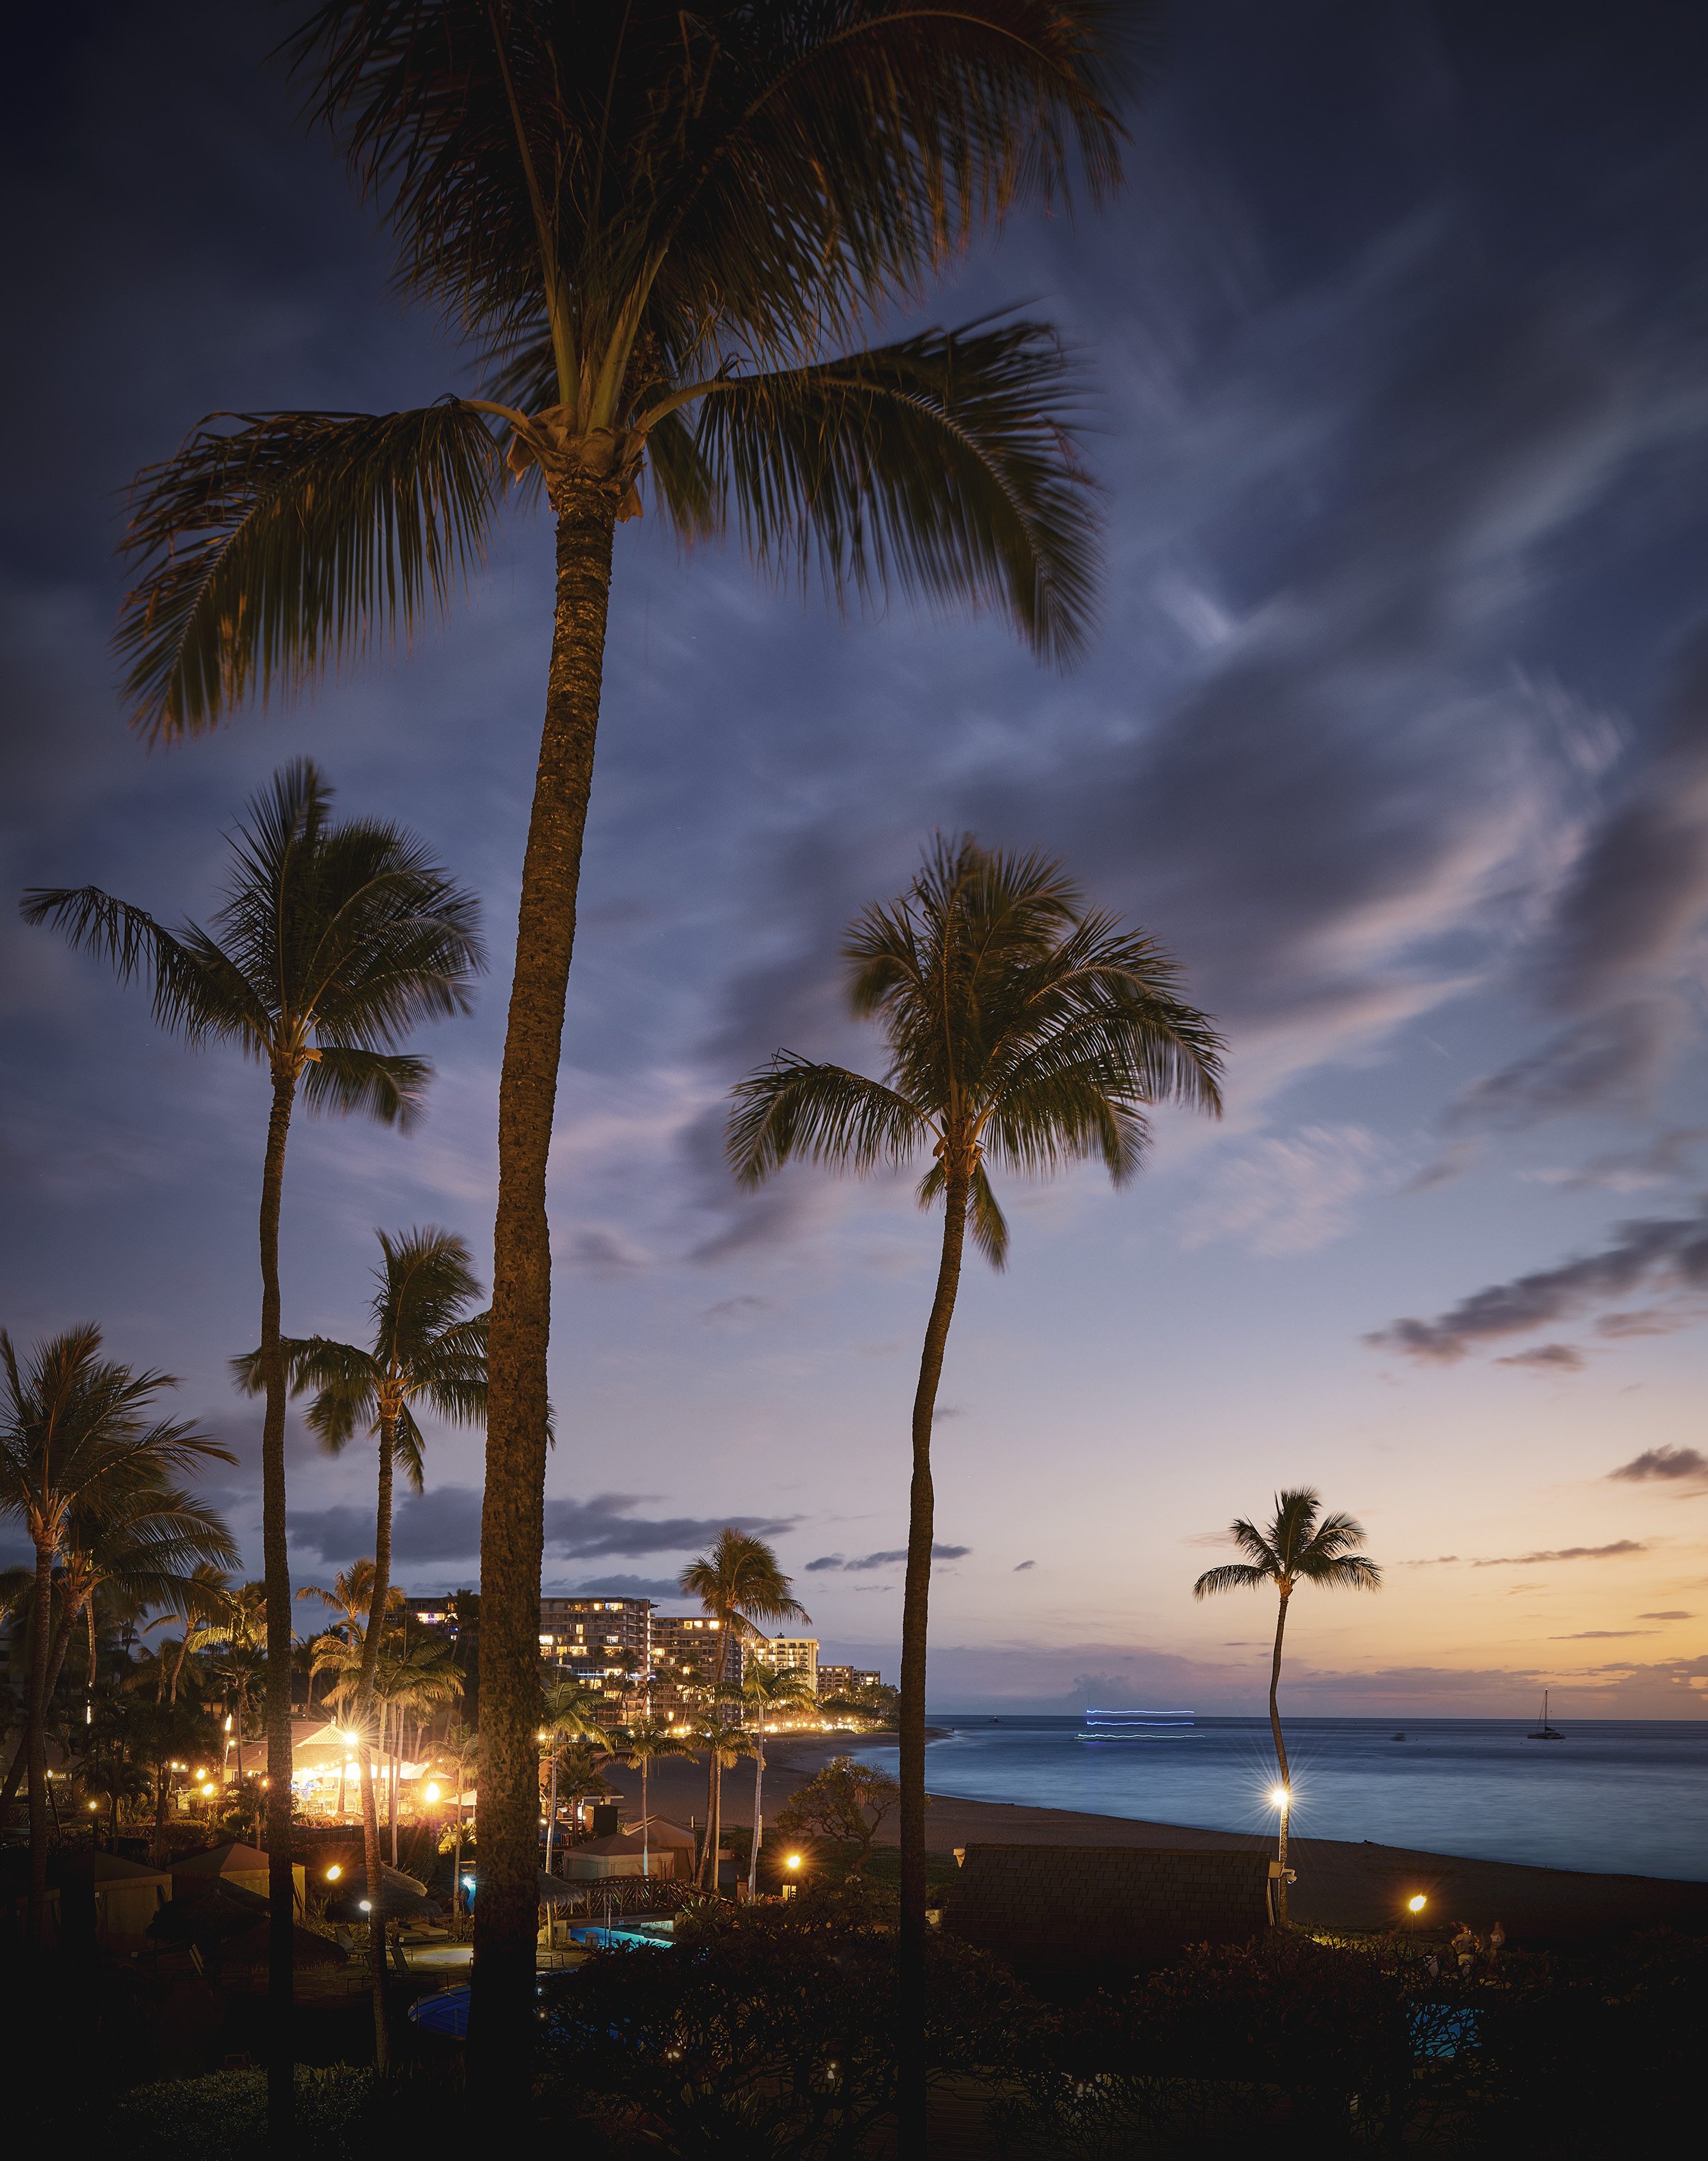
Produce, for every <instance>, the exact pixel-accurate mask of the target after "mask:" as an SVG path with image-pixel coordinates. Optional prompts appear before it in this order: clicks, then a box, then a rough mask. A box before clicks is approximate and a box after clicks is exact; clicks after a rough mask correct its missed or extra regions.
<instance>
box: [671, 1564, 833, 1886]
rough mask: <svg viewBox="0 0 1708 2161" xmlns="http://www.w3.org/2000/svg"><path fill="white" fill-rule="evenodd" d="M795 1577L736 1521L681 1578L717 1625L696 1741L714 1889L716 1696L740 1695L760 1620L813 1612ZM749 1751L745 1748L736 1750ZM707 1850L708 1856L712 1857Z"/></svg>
mask: <svg viewBox="0 0 1708 2161" xmlns="http://www.w3.org/2000/svg"><path fill="white" fill-rule="evenodd" d="M793 1581H794V1579H793V1577H791V1576H787V1575H784V1573H783V1571H782V1570H781V1569H780V1568H779V1567H778V1565H777V1556H776V1554H774V1553H773V1551H772V1549H771V1548H770V1547H769V1546H768V1545H767V1544H766V1543H765V1541H764V1539H756V1538H754V1537H753V1536H752V1534H750V1533H748V1532H747V1531H738V1530H737V1528H735V1526H734V1525H733V1524H726V1526H725V1528H723V1529H722V1530H721V1531H720V1532H719V1533H718V1534H717V1538H716V1542H715V1543H714V1544H713V1546H712V1549H711V1552H710V1553H709V1554H700V1557H699V1558H698V1559H697V1560H691V1561H690V1562H689V1564H688V1565H687V1567H686V1568H685V1569H684V1570H683V1571H682V1573H681V1575H680V1576H679V1577H678V1579H677V1583H678V1587H679V1588H680V1591H681V1592H682V1595H683V1596H684V1597H685V1598H697V1599H698V1600H699V1601H700V1607H701V1609H702V1611H703V1612H705V1614H706V1618H707V1620H709V1621H712V1622H716V1625H717V1629H718V1648H717V1651H716V1654H715V1657H714V1660H713V1663H712V1669H711V1677H710V1678H711V1691H712V1697H713V1702H712V1705H711V1707H710V1708H709V1710H708V1712H707V1716H706V1724H705V1726H703V1727H702V1728H701V1730H700V1738H699V1739H698V1740H697V1741H696V1743H695V1746H696V1747H703V1748H705V1749H706V1751H707V1755H706V1848H705V1851H704V1852H703V1853H702V1854H701V1856H700V1869H701V1873H702V1874H704V1875H706V1877H707V1880H708V1882H709V1883H710V1886H711V1889H712V1890H714V1891H716V1888H717V1837H718V1830H719V1822H718V1818H719V1814H720V1810H719V1801H720V1798H721V1784H722V1779H721V1773H723V1771H724V1770H726V1768H728V1762H733V1761H734V1758H733V1757H730V1758H728V1762H726V1757H725V1754H724V1752H722V1751H721V1748H720V1747H719V1746H718V1745H717V1744H716V1742H714V1741H711V1740H709V1739H707V1738H706V1736H707V1735H708V1734H711V1733H714V1732H715V1731H716V1730H717V1729H718V1727H719V1726H721V1723H722V1721H721V1720H720V1718H719V1716H718V1712H717V1707H716V1705H717V1699H718V1698H720V1697H734V1696H739V1695H740V1693H741V1686H742V1643H743V1642H744V1641H745V1640H746V1639H747V1638H751V1637H757V1636H758V1634H759V1633H760V1631H759V1628H758V1622H761V1621H808V1622H810V1620H811V1618H812V1616H811V1615H810V1613H809V1612H807V1610H806V1608H805V1606H802V1605H801V1603H800V1601H799V1600H798V1599H795V1598H793V1597H791V1596H789V1587H790V1586H791V1584H792V1582H793ZM750 1752H751V1751H749V1750H747V1749H741V1750H738V1751H737V1754H741V1755H746V1754H748V1753H750ZM708 1856H709V1857H708Z"/></svg>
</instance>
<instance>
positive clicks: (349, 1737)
mask: <svg viewBox="0 0 1708 2161" xmlns="http://www.w3.org/2000/svg"><path fill="white" fill-rule="evenodd" d="M359 1738H360V1737H359V1736H358V1735H357V1734H354V1733H341V1734H340V1735H339V1739H340V1740H341V1742H343V1743H344V1746H345V1747H346V1748H354V1747H356V1745H357V1740H358V1739H359Z"/></svg>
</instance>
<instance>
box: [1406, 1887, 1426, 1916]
mask: <svg viewBox="0 0 1708 2161" xmlns="http://www.w3.org/2000/svg"><path fill="white" fill-rule="evenodd" d="M1405 1903H1406V1911H1407V1912H1408V1913H1410V1914H1421V1913H1422V1912H1423V1910H1424V1907H1425V1906H1427V1905H1428V1904H1429V1900H1428V1899H1427V1898H1424V1894H1423V1893H1422V1892H1421V1891H1419V1893H1418V1894H1417V1896H1416V1898H1408V1899H1407V1900H1406V1902H1405Z"/></svg>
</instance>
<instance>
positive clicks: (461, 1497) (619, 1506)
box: [290, 1486, 798, 1596]
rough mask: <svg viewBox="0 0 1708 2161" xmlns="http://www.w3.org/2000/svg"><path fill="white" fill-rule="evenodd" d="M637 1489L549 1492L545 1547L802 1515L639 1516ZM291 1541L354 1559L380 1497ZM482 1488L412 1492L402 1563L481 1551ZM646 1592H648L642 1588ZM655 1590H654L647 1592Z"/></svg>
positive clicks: (399, 1522)
mask: <svg viewBox="0 0 1708 2161" xmlns="http://www.w3.org/2000/svg"><path fill="white" fill-rule="evenodd" d="M647 1498H648V1496H647V1495H645V1494H637V1493H596V1494H595V1495H594V1496H593V1497H592V1498H591V1500H587V1501H571V1500H565V1499H560V1498H556V1497H551V1496H548V1497H547V1500H546V1503H545V1550H546V1554H547V1555H548V1556H549V1557H550V1558H555V1559H557V1560H596V1559H599V1558H601V1557H602V1556H604V1555H607V1554H609V1555H611V1556H612V1558H622V1559H629V1558H638V1557H639V1556H640V1555H642V1554H655V1553H686V1552H689V1551H690V1550H691V1549H693V1548H694V1547H695V1546H698V1545H703V1544H707V1543H709V1542H710V1541H711V1539H715V1538H716V1536H717V1534H718V1533H719V1532H720V1531H721V1530H722V1529H723V1528H724V1527H725V1525H726V1523H727V1524H733V1525H734V1527H735V1528H737V1530H745V1531H751V1532H752V1533H753V1534H755V1535H756V1536H758V1537H760V1538H774V1537H775V1536H776V1535H777V1534H778V1533H779V1532H783V1531H786V1530H791V1529H793V1528H794V1524H795V1523H796V1521H797V1520H798V1519H797V1518H794V1517H793V1516H784V1517H758V1516H749V1517H743V1516H662V1517H648V1516H637V1515H633V1514H631V1513H630V1511H631V1510H632V1509H633V1508H635V1507H637V1506H638V1505H639V1504H640V1503H641V1502H643V1501H645V1500H646V1499H647ZM290 1534H291V1543H292V1544H293V1545H294V1546H295V1547H296V1548H297V1549H299V1551H300V1552H302V1553H305V1554H318V1555H319V1556H320V1558H321V1559H322V1560H329V1561H330V1560H351V1559H352V1558H354V1557H355V1556H356V1555H357V1554H364V1553H368V1552H371V1551H372V1547H373V1508H372V1503H364V1504H362V1505H360V1506H355V1507H351V1506H341V1507H331V1508H320V1509H306V1510H303V1511H300V1512H299V1513H296V1514H294V1515H293V1516H292V1518H291V1519H290ZM480 1544H481V1494H480V1489H479V1487H474V1486H436V1487H431V1488H430V1489H429V1491H428V1492H425V1493H411V1494H406V1495H405V1496H404V1499H403V1500H402V1501H401V1502H399V1504H398V1512H397V1519H396V1523H395V1526H394V1528H393V1534H392V1547H393V1552H394V1553H395V1554H396V1555H397V1558H398V1560H399V1561H400V1562H404V1563H409V1562H411V1561H416V1562H428V1561H452V1560H466V1559H468V1558H469V1557H471V1555H473V1554H477V1553H478V1552H479V1551H480ZM637 1595H638V1596H639V1595H643V1594H637ZM644 1595H648V1596H649V1595H650V1594H644Z"/></svg>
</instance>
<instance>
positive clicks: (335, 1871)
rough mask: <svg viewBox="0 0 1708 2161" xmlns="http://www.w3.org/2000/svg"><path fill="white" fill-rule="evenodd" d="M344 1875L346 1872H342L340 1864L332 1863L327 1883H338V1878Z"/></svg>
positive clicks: (328, 1871) (327, 1873)
mask: <svg viewBox="0 0 1708 2161" xmlns="http://www.w3.org/2000/svg"><path fill="white" fill-rule="evenodd" d="M343 1873H344V1871H343V1870H342V1869H341V1867H339V1866H338V1863H337V1862H336V1861H335V1862H333V1863H332V1866H331V1867H330V1868H329V1869H328V1870H327V1871H326V1881H327V1882H329V1883H336V1882H337V1881H338V1878H339V1877H341V1875H342V1874H343Z"/></svg>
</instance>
